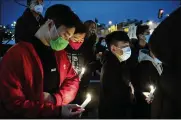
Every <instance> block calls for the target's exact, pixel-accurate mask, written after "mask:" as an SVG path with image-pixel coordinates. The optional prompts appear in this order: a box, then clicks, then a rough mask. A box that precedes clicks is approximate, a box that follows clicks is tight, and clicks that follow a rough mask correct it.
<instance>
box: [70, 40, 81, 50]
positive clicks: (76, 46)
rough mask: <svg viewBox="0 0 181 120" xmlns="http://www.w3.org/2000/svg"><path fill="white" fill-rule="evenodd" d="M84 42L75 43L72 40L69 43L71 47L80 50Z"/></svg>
mask: <svg viewBox="0 0 181 120" xmlns="http://www.w3.org/2000/svg"><path fill="white" fill-rule="evenodd" d="M82 43H83V42H73V41H72V40H70V41H69V45H70V46H71V47H72V48H73V49H74V50H78V49H79V48H80V46H81V45H82Z"/></svg>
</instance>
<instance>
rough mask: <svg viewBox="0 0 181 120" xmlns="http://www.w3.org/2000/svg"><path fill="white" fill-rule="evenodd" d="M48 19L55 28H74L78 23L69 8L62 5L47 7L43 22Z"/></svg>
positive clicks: (77, 18)
mask: <svg viewBox="0 0 181 120" xmlns="http://www.w3.org/2000/svg"><path fill="white" fill-rule="evenodd" d="M48 19H52V20H53V21H54V22H55V26H56V27H60V26H61V25H65V26H66V27H69V28H71V27H76V24H77V23H78V22H79V21H80V19H79V17H78V16H77V15H76V14H75V13H74V12H73V11H72V10H71V8H70V7H68V6H66V5H63V4H56V5H53V6H51V7H49V8H48V9H47V11H46V13H45V21H46V20H48Z"/></svg>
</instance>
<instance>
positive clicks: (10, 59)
mask: <svg viewBox="0 0 181 120" xmlns="http://www.w3.org/2000/svg"><path fill="white" fill-rule="evenodd" d="M62 16H63V17H62ZM45 20H46V22H45V23H44V24H43V25H42V26H41V27H40V28H39V29H38V31H37V32H36V33H35V35H34V39H33V40H31V41H28V42H25V41H21V42H19V43H18V44H16V45H15V46H13V47H12V48H11V49H10V50H9V51H8V52H7V53H6V54H5V56H4V57H3V59H2V61H1V63H0V89H1V90H0V100H1V111H2V113H3V115H4V117H5V118H58V117H60V116H62V117H73V116H74V115H79V114H80V113H82V112H83V111H84V110H83V109H82V108H81V107H80V106H77V105H67V104H69V103H70V102H71V101H72V100H73V99H74V98H75V96H76V93H77V91H78V88H79V77H78V75H77V73H76V72H75V71H74V69H73V68H72V65H71V63H70V61H69V59H68V57H67V54H66V51H65V50H64V49H65V48H66V47H67V45H68V44H69V39H70V38H71V37H72V36H73V34H74V32H75V29H76V28H75V27H76V24H77V22H79V18H78V17H77V16H76V15H75V14H74V13H73V12H72V10H71V9H70V8H69V7H68V6H66V5H61V4H57V5H53V6H51V7H50V8H48V10H47V11H46V13H45ZM73 109H76V110H73ZM74 111H75V112H74Z"/></svg>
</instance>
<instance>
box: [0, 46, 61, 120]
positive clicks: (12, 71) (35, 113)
mask: <svg viewBox="0 0 181 120" xmlns="http://www.w3.org/2000/svg"><path fill="white" fill-rule="evenodd" d="M11 49H12V48H11ZM11 51H12V50H10V51H9V52H7V53H6V55H5V56H4V57H3V59H2V61H1V64H0V99H1V102H2V104H3V106H4V109H5V110H6V111H7V112H8V113H10V114H11V115H12V116H20V117H23V118H44V117H45V118H46V117H51V116H54V117H55V116H58V115H59V112H60V108H59V107H56V106H55V105H53V104H51V103H44V102H40V101H41V100H32V99H28V98H27V96H25V94H29V93H26V91H23V86H24V84H25V83H26V82H25V80H24V75H23V65H22V62H23V61H22V59H21V58H22V56H21V55H18V54H16V53H13V54H10V52H11ZM29 92H30V91H29Z"/></svg>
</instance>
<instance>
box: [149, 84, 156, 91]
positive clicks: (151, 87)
mask: <svg viewBox="0 0 181 120" xmlns="http://www.w3.org/2000/svg"><path fill="white" fill-rule="evenodd" d="M155 89H156V88H154V86H153V85H150V93H154V92H155Z"/></svg>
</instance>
